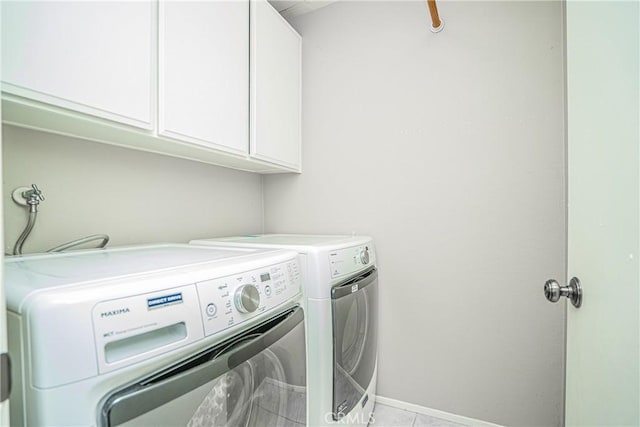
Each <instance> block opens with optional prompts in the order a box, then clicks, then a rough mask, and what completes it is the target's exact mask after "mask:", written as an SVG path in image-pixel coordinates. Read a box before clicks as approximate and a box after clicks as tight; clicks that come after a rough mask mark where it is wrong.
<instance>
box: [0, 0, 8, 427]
mask: <svg viewBox="0 0 640 427" xmlns="http://www.w3.org/2000/svg"><path fill="white" fill-rule="evenodd" d="M1 21H2V7H0V22H1ZM1 37H2V36H0V38H1ZM0 46H2V43H0ZM1 57H2V52H1V49H0V58H1ZM0 68H1V67H0ZM1 80H2V76H1V75H0V81H1ZM1 123H2V105H1V104H0V177H2V176H3V175H2V124H1ZM3 199H4V198H3V197H0V225H1V224H4V217H3V215H4V214H3V212H4V209H3V206H2V201H3ZM0 245H2V247H3V248H4V247H5V246H4V226H2V227H0ZM3 269H4V251H0V355H1V354H8V353H9V351H8V347H7V311H6V303H5V294H4V272H3ZM6 375H7V372H4V370H3V371H1V372H0V383H1V384H6V377H5V376H6ZM0 388H2V387H1V386H0ZM0 394H2V393H0ZM2 397H4V396H2ZM0 398H1V397H0ZM8 425H9V399H5V400H4V401H2V402H0V426H8Z"/></svg>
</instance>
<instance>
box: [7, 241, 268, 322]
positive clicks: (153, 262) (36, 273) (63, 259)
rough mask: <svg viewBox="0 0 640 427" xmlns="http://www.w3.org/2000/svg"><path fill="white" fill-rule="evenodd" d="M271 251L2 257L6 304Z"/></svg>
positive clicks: (138, 249)
mask: <svg viewBox="0 0 640 427" xmlns="http://www.w3.org/2000/svg"><path fill="white" fill-rule="evenodd" d="M260 252H265V253H266V252H270V251H264V250H259V249H250V248H221V247H198V246H193V245H187V244H157V245H145V246H127V247H117V248H108V249H91V250H83V251H73V252H64V253H56V254H52V253H48V254H39V255H26V256H16V257H6V258H5V283H6V294H7V306H8V308H9V309H13V310H14V311H17V310H18V307H19V305H20V304H21V302H22V301H23V300H24V298H26V296H27V295H28V294H30V293H31V292H34V291H37V290H43V289H47V288H55V287H59V286H64V285H73V284H77V283H83V282H93V281H98V280H103V279H110V278H116V277H122V276H129V275H135V274H141V273H150V272H157V271H160V270H165V269H171V268H177V267H188V266H192V265H197V264H203V263H208V262H212V261H223V260H230V259H234V258H241V257H246V256H251V255H253V254H256V253H260Z"/></svg>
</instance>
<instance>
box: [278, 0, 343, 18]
mask: <svg viewBox="0 0 640 427" xmlns="http://www.w3.org/2000/svg"><path fill="white" fill-rule="evenodd" d="M335 1H336V0H269V3H271V5H272V6H273V7H275V8H276V9H277V10H278V12H280V14H281V15H282V16H284V17H285V18H286V19H289V18H293V17H295V16H298V15H303V14H305V13H309V12H313V11H314V10H317V9H320V8H321V7H325V6H327V5H328V4H331V3H334V2H335Z"/></svg>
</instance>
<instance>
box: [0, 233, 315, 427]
mask: <svg viewBox="0 0 640 427" xmlns="http://www.w3.org/2000/svg"><path fill="white" fill-rule="evenodd" d="M300 282H301V280H300V273H299V265H298V257H297V254H296V252H293V251H285V250H275V251H274V250H255V249H246V248H244V249H243V248H205V247H196V246H193V245H169V244H166V245H149V246H133V247H124V248H112V249H103V250H90V251H78V252H69V253H63V254H46V255H33V256H21V257H10V258H6V259H5V283H6V293H7V306H8V309H9V311H8V325H9V352H10V354H11V358H12V360H13V362H14V369H13V373H14V374H13V378H14V389H13V393H12V396H11V425H14V426H21V425H29V426H52V425H59V426H62V425H65V426H67V425H82V426H95V425H98V426H141V425H149V426H150V425H154V426H160V425H171V426H199V425H215V426H218V425H223V426H224V425H229V426H231V425H233V426H243V427H248V426H264V425H284V424H287V425H293V426H296V425H297V426H300V427H302V426H303V425H305V424H306V421H307V420H306V418H307V412H306V366H305V361H306V356H305V354H306V350H305V334H304V312H303V310H302V309H301V307H300V297H301V293H300V290H301V288H300Z"/></svg>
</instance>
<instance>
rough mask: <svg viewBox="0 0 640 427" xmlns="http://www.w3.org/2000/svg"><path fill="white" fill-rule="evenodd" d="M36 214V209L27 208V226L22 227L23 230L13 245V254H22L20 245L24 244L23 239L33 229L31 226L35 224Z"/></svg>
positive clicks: (25, 238)
mask: <svg viewBox="0 0 640 427" xmlns="http://www.w3.org/2000/svg"><path fill="white" fill-rule="evenodd" d="M36 216H38V211H37V210H36V209H33V206H32V207H31V209H29V222H27V226H26V227H25V228H24V231H23V232H22V234H21V235H20V237H18V240H16V244H15V245H14V246H13V254H14V255H22V246H23V245H24V242H25V240H27V237H29V234H30V233H31V230H33V226H34V225H36Z"/></svg>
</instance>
